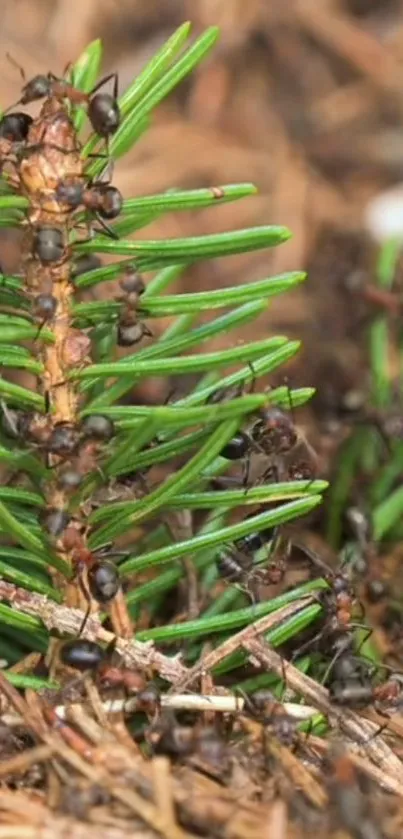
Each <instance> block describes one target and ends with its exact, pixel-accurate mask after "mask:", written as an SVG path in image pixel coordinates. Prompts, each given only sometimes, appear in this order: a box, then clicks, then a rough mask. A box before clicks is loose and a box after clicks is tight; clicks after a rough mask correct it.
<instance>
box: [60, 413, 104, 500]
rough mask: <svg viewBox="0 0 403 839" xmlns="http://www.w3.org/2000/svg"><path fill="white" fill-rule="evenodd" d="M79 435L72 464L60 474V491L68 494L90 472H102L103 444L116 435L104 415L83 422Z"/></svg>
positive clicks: (87, 418)
mask: <svg viewBox="0 0 403 839" xmlns="http://www.w3.org/2000/svg"><path fill="white" fill-rule="evenodd" d="M78 435H79V439H78V443H77V446H76V447H75V449H74V451H73V452H72V454H73V458H72V459H71V460H70V464H69V465H68V466H67V467H66V468H65V469H63V470H62V471H60V472H59V474H58V486H59V489H62V490H64V491H67V492H74V491H75V490H76V489H78V487H79V486H80V485H81V483H82V480H83V478H84V477H85V476H86V475H88V473H89V472H93V471H95V470H99V471H101V470H100V466H99V463H98V458H99V453H100V449H101V446H102V443H108V442H109V441H110V440H111V439H112V437H113V436H114V435H115V425H114V423H113V421H112V420H111V419H110V418H109V417H106V416H104V415H103V414H91V415H89V416H87V417H84V419H83V420H82V422H81V424H80V426H79V428H78Z"/></svg>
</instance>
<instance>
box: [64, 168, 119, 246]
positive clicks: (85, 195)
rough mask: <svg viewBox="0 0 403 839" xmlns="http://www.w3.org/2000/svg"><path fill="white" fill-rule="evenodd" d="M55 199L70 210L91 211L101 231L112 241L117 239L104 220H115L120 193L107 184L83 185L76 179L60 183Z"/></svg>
mask: <svg viewBox="0 0 403 839" xmlns="http://www.w3.org/2000/svg"><path fill="white" fill-rule="evenodd" d="M56 198H57V200H58V201H60V202H62V203H64V204H67V205H68V206H69V208H70V209H71V210H76V209H77V208H78V207H79V206H80V205H83V206H84V207H85V208H86V209H87V210H91V211H92V212H93V213H94V215H95V218H96V219H97V221H98V222H99V224H100V225H101V227H102V228H103V230H104V231H105V232H106V233H107V234H108V235H109V236H111V237H112V238H113V239H117V238H118V236H117V234H116V233H115V232H114V230H112V228H111V227H109V225H107V224H106V223H105V219H106V220H111V219H114V218H117V216H118V215H119V214H120V212H121V210H122V205H123V198H122V193H121V192H119V190H118V189H117V188H116V187H115V186H111V185H110V183H109V182H107V181H93V182H91V181H90V182H89V183H88V184H84V183H82V182H81V181H79V180H78V179H77V180H74V179H72V180H71V181H68V180H66V181H62V182H61V183H59V184H58V186H57V189H56Z"/></svg>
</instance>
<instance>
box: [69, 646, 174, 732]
mask: <svg viewBox="0 0 403 839" xmlns="http://www.w3.org/2000/svg"><path fill="white" fill-rule="evenodd" d="M115 644H116V639H115V638H114V639H113V640H112V642H111V643H110V644H109V645H108V646H107V647H106V648H104V647H101V645H100V644H98V643H97V642H96V641H87V640H86V639H84V638H75V639H72V640H70V641H64V642H63V643H62V645H61V648H60V651H59V657H60V660H61V662H62V664H65V665H66V666H67V667H71V668H72V669H73V670H79V671H80V672H81V673H85V672H88V671H92V672H93V673H94V674H95V675H96V677H97V681H98V682H99V684H100V686H101V687H102V688H105V689H111V688H123V689H124V691H125V693H126V694H127V695H131V696H135V699H136V701H135V704H134V705H133V703H131V705H130V710H131V712H132V711H135V712H137V711H142V712H143V713H146V714H148V715H150V716H155V715H156V714H157V713H158V712H159V709H160V705H161V694H160V691H159V688H158V687H157V685H156V684H155V683H154V682H147V680H146V678H145V677H144V676H143V675H142V674H141V673H140V672H139V671H138V670H133V669H131V668H129V667H117V666H114V665H113V664H111V663H110V661H111V657H112V656H113V653H114V649H115Z"/></svg>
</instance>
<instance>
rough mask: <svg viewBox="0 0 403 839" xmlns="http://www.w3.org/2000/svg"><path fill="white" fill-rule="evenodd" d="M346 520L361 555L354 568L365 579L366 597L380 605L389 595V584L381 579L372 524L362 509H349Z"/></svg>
mask: <svg viewBox="0 0 403 839" xmlns="http://www.w3.org/2000/svg"><path fill="white" fill-rule="evenodd" d="M346 518H347V520H348V523H349V525H350V527H351V529H352V530H353V532H354V536H355V539H356V540H357V543H358V549H359V555H358V557H355V558H354V560H353V567H354V571H355V572H356V573H359V575H360V577H363V578H364V579H365V586H364V589H365V597H366V599H367V601H368V602H369V603H371V604H375V603H380V602H381V601H383V600H384V599H385V598H386V597H387V596H388V594H389V586H388V584H387V583H386V582H385V581H384V580H382V579H381V578H380V577H379V572H378V573H377V570H378V568H379V562H377V560H378V551H377V547H376V544H375V541H374V537H373V531H372V523H371V521H370V519H369V517H368V516H367V515H365V513H364V512H363V511H362V510H361V509H360V507H349V508H348V509H347V511H346Z"/></svg>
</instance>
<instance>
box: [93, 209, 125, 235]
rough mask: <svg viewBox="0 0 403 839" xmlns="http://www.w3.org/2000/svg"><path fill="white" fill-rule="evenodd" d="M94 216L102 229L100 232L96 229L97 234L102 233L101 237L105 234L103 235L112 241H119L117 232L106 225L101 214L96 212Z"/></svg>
mask: <svg viewBox="0 0 403 839" xmlns="http://www.w3.org/2000/svg"><path fill="white" fill-rule="evenodd" d="M94 216H95V218H96V220H97V222H98V223H99V224H100V225H101V227H102V230H98V228H95V233H100V234H101V235H102V234H103V235H106V236H109V238H110V239H119V236H118V234H117V233H115V231H114V230H113V229H112V227H109V224H106V222H105V221H104V220H103V218H102V217H101V216H100V215H99V213H97V212H94Z"/></svg>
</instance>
